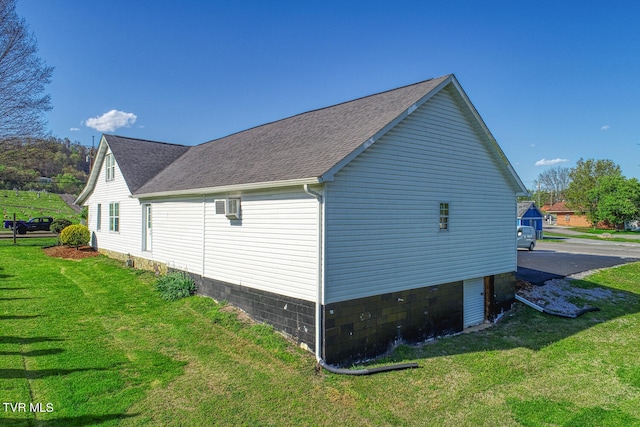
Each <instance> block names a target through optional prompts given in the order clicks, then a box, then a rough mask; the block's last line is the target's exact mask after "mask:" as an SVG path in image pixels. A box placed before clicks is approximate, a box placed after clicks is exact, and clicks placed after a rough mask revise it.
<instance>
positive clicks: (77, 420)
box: [0, 408, 140, 427]
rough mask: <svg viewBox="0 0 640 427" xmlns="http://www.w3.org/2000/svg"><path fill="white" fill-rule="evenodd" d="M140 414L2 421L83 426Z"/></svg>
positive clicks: (13, 425)
mask: <svg viewBox="0 0 640 427" xmlns="http://www.w3.org/2000/svg"><path fill="white" fill-rule="evenodd" d="M54 409H55V408H54ZM138 415H140V414H105V415H81V416H78V417H61V418H54V419H50V420H40V419H39V420H35V419H33V418H31V419H26V418H0V422H1V423H2V425H3V426H10V427H27V426H33V425H37V426H40V427H81V426H94V425H99V424H102V423H104V422H106V421H112V420H124V419H126V418H133V417H137V416H138Z"/></svg>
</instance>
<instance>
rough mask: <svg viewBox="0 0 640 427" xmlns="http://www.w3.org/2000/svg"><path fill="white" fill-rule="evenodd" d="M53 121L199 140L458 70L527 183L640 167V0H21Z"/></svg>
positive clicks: (91, 129)
mask: <svg viewBox="0 0 640 427" xmlns="http://www.w3.org/2000/svg"><path fill="white" fill-rule="evenodd" d="M18 13H19V15H20V16H22V17H23V18H25V19H26V21H27V24H28V25H29V28H30V30H31V31H32V32H34V33H35V35H36V37H37V39H38V46H39V55H40V56H41V57H42V58H43V59H44V60H45V61H46V62H47V64H48V65H52V66H54V67H56V69H55V72H54V76H53V82H52V83H51V84H50V85H49V86H48V92H49V93H50V94H51V96H52V101H53V107H54V108H53V110H52V111H51V112H50V113H48V114H47V118H48V121H49V128H50V130H51V133H52V134H53V135H54V136H57V137H60V138H69V139H71V140H72V141H78V142H80V143H82V144H84V145H91V143H92V136H95V140H96V143H97V141H98V140H99V137H100V135H101V134H102V133H103V132H104V133H112V134H117V135H124V136H130V137H135V138H142V139H150V140H157V141H167V142H173V143H179V144H186V145H194V144H199V143H202V142H205V141H209V140H212V139H215V138H219V137H222V136H225V135H228V134H230V133H234V132H237V131H241V130H244V129H247V128H250V127H253V126H256V125H260V124H263V123H267V122H270V121H274V120H278V119H281V118H285V117H288V116H291V115H294V114H298V113H301V112H304V111H309V110H312V109H316V108H321V107H325V106H329V105H333V104H337V103H340V102H343V101H347V100H350V99H355V98H358V97H361V96H365V95H370V94H373V93H377V92H381V91H384V90H388V89H393V88H396V87H399V86H403V85H407V84H411V83H415V82H418V81H422V80H426V79H429V78H432V77H439V76H442V75H445V74H449V73H454V74H455V75H456V77H457V79H458V80H459V82H460V84H461V85H462V87H463V88H464V90H465V92H466V93H467V95H468V96H469V98H470V99H471V102H472V103H473V104H474V105H475V107H476V109H477V110H478V112H479V113H480V115H481V116H482V118H483V119H484V121H485V123H486V124H487V126H488V127H489V129H490V130H491V132H492V133H493V135H494V137H495V138H496V139H497V141H498V143H499V144H500V146H501V147H502V149H503V150H504V152H505V154H506V155H507V157H508V158H509V160H510V161H511V163H512V164H513V166H514V168H515V169H516V171H517V172H518V174H519V175H520V177H521V178H522V180H523V182H524V183H525V185H527V187H529V188H533V181H534V180H535V179H536V178H537V177H538V175H539V174H540V173H541V172H542V171H544V170H545V168H548V167H550V166H556V165H557V166H566V167H572V166H574V165H575V162H576V161H577V160H578V159H579V158H580V157H583V158H585V159H587V158H595V159H611V160H613V161H614V162H616V163H617V164H619V165H620V166H621V168H622V171H623V173H624V174H625V175H626V176H627V177H638V178H640V102H639V100H640V78H639V77H640V31H639V30H638V28H640V2H636V1H610V2H589V3H586V2H582V1H566V2H560V1H535V2H530V1H528V2H523V1H489V0H487V1H455V0H452V1H447V2H434V1H425V0H423V1H403V0H396V1H394V2H390V1H375V0H369V1H366V2H364V1H362V2H359V1H353V2H349V1H345V0H343V1H333V0H322V1H299V0H298V1H252V0H246V1H243V2H234V1H227V2H221V1H204V0H203V1H188V0H181V1H178V0H174V1H171V0H166V1H162V2H159V1H151V0H110V1H108V2H104V1H103V2H96V1H86V0H19V2H18Z"/></svg>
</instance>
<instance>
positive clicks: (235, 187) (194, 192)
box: [130, 177, 323, 199]
mask: <svg viewBox="0 0 640 427" xmlns="http://www.w3.org/2000/svg"><path fill="white" fill-rule="evenodd" d="M322 182H323V180H322V179H321V178H318V177H312V178H300V179H288V180H282V181H265V182H251V183H246V184H232V185H222V186H219V187H206V188H192V189H188V190H172V191H159V192H155V193H145V194H133V195H131V196H130V197H132V198H134V199H156V198H161V197H181V196H202V195H209V194H220V193H230V192H234V191H250V190H265V189H269V188H280V187H296V186H300V185H304V184H310V185H311V184H320V183H322Z"/></svg>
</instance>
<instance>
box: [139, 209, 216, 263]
mask: <svg viewBox="0 0 640 427" xmlns="http://www.w3.org/2000/svg"><path fill="white" fill-rule="evenodd" d="M151 206H152V209H153V249H152V253H153V259H154V260H156V261H160V262H162V263H165V264H167V265H168V266H169V267H172V268H177V269H180V270H185V271H189V272H191V273H197V274H202V263H203V249H204V246H203V245H204V240H203V239H204V212H203V198H202V197H193V198H185V199H171V200H161V201H154V202H153V203H152V204H151ZM141 234H144V233H141Z"/></svg>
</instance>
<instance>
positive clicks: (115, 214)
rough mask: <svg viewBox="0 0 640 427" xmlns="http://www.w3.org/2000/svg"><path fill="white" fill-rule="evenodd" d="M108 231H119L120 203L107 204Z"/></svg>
mask: <svg viewBox="0 0 640 427" xmlns="http://www.w3.org/2000/svg"><path fill="white" fill-rule="evenodd" d="M109 231H120V203H109Z"/></svg>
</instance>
